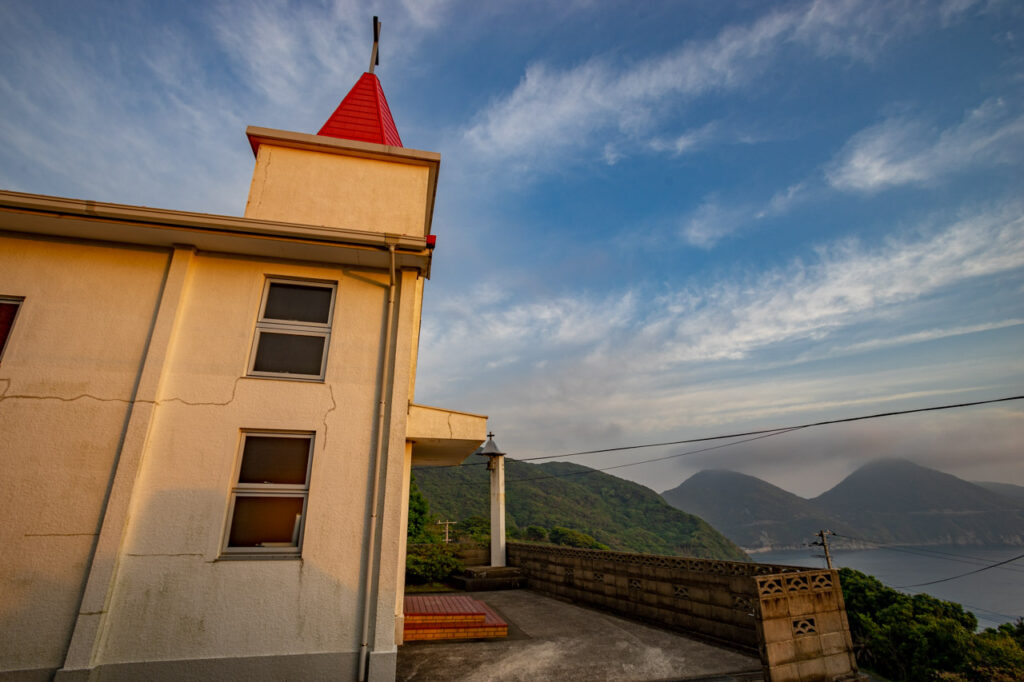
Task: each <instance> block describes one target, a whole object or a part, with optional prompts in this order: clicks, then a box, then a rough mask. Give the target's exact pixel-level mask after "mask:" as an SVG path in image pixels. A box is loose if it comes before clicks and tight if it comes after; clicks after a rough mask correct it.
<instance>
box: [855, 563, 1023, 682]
mask: <svg viewBox="0 0 1024 682" xmlns="http://www.w3.org/2000/svg"><path fill="white" fill-rule="evenodd" d="M839 576H840V581H841V584H842V586H843V598H844V599H845V601H846V613H847V618H848V619H849V621H850V632H851V634H852V635H853V640H854V648H855V650H856V654H857V660H858V662H860V663H861V665H863V666H865V667H867V668H871V669H872V670H875V671H877V672H878V673H880V674H882V675H885V676H886V677H889V678H891V679H893V680H909V681H911V682H917V681H919V680H920V681H922V682H924V681H925V680H948V681H950V682H952V681H954V680H955V681H959V682H982V681H990V682H995V681H998V682H1009V681H1010V680H1021V679H1024V649H1022V648H1021V645H1020V643H1019V641H1018V639H1017V638H1016V637H1015V635H1016V634H1017V633H1018V628H1019V631H1020V632H1021V634H1022V635H1024V622H1018V623H1017V624H1016V625H1009V624H1007V625H1003V626H1000V628H999V629H998V630H993V629H991V628H990V629H988V630H986V631H985V632H982V633H979V634H976V633H975V632H974V631H975V629H976V628H977V626H978V620H977V618H975V617H974V614H973V613H970V612H969V611H964V609H963V607H962V606H961V605H960V604H956V603H954V602H948V601H943V600H941V599H936V598H935V597H932V596H930V595H927V594H915V595H913V596H911V595H907V594H903V593H901V592H897V591H896V590H894V589H892V588H890V587H886V586H885V585H883V584H882V583H881V582H880V581H879V580H878V579H877V578H873V577H871V576H869V575H865V574H864V573H861V572H859V571H854V570H852V569H849V568H843V569H840V571H839Z"/></svg>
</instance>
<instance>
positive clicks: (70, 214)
mask: <svg viewBox="0 0 1024 682" xmlns="http://www.w3.org/2000/svg"><path fill="white" fill-rule="evenodd" d="M353 144H356V143H353ZM375 146H376V145H375ZM0 230H3V231H7V232H24V233H32V234H43V235H51V236H57V237H67V238H72V239H89V240H95V241H110V242H119V243H127V244H139V245H143V246H155V247H172V246H174V245H176V244H190V245H192V246H195V247H196V248H197V249H199V250H202V251H216V252H224V253H237V254H242V255H250V256H261V257H269V258H288V259H295V260H310V261H319V262H328V263H341V264H345V265H358V266H365V267H371V268H386V267H388V255H387V249H388V246H389V245H390V244H394V245H395V248H396V250H397V252H398V254H397V255H398V259H397V265H398V267H400V268H401V267H412V268H416V269H418V270H420V271H422V272H423V273H424V275H425V276H429V270H430V260H431V251H430V249H428V248H427V240H426V239H425V238H424V237H414V236H408V235H391V234H381V233H378V232H369V231H362V230H352V229H342V228H336V227H325V226H321V225H301V224H297V223H286V222H278V221H271V220H257V219H254V218H240V217H234V216H223V215H214V214H209V213H192V212H188V211H173V210H168V209H161V208H148V207H145V206H126V205H123V204H111V203H105V202H99V201H90V200H82V199H67V198H64V197H52V196H45V195H40V194H25V193H22V192H10V191H6V190H0Z"/></svg>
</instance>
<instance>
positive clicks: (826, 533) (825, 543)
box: [811, 530, 835, 571]
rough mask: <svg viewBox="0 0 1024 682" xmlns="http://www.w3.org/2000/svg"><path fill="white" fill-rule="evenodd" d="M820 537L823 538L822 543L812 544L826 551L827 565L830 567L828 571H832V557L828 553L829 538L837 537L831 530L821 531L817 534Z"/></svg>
mask: <svg viewBox="0 0 1024 682" xmlns="http://www.w3.org/2000/svg"><path fill="white" fill-rule="evenodd" d="M817 535H818V537H819V538H821V541H820V542H812V543H811V544H812V545H814V546H815V547H821V548H823V549H824V550H825V564H826V565H827V566H828V570H830V571H831V570H832V555H831V554H830V553H829V551H828V536H829V535H835V532H833V531H831V530H819V531H818V533H817Z"/></svg>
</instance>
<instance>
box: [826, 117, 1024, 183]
mask: <svg viewBox="0 0 1024 682" xmlns="http://www.w3.org/2000/svg"><path fill="white" fill-rule="evenodd" d="M1022 152H1024V114H1022V113H1020V112H1017V111H1013V110H1012V108H1011V107H1010V106H1009V105H1008V104H1007V103H1006V102H1004V101H1003V100H1001V99H991V100H988V101H986V102H984V103H982V104H981V105H980V106H978V107H977V108H975V109H972V110H970V111H968V112H967V114H966V115H965V116H964V119H963V120H962V121H961V122H960V123H958V124H956V125H954V126H951V127H949V128H945V129H941V130H937V129H935V128H933V127H929V126H927V125H926V124H925V123H924V122H922V121H920V120H916V119H913V118H909V117H906V116H899V117H894V118H889V119H886V120H885V121H883V122H882V123H879V124H877V125H874V126H872V127H870V128H867V129H865V130H862V131H861V132H859V133H857V134H856V135H854V136H853V137H852V138H851V139H850V140H849V142H847V143H846V145H845V146H844V147H843V149H842V150H841V151H840V152H839V154H838V155H837V157H836V159H835V160H834V161H833V162H832V163H831V165H830V167H829V168H828V169H827V170H826V177H827V179H828V182H829V183H830V184H831V185H832V186H833V187H835V188H837V189H840V190H845V191H858V192H875V191H879V190H883V189H886V188H889V187H895V186H899V185H908V184H909V185H928V184H931V183H934V182H936V181H938V180H939V179H941V178H944V177H946V176H948V175H951V174H953V173H955V172H958V171H962V170H965V169H968V168H972V167H976V166H979V165H998V164H1004V163H1016V162H1018V161H1019V160H1020V158H1021V153H1022Z"/></svg>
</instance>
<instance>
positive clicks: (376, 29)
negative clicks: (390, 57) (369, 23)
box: [370, 17, 380, 73]
mask: <svg viewBox="0 0 1024 682" xmlns="http://www.w3.org/2000/svg"><path fill="white" fill-rule="evenodd" d="M378 43H380V19H378V18H377V17H374V18H373V50H371V51H370V73H373V67H375V66H378V65H380V53H379V52H378V51H377V47H378Z"/></svg>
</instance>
